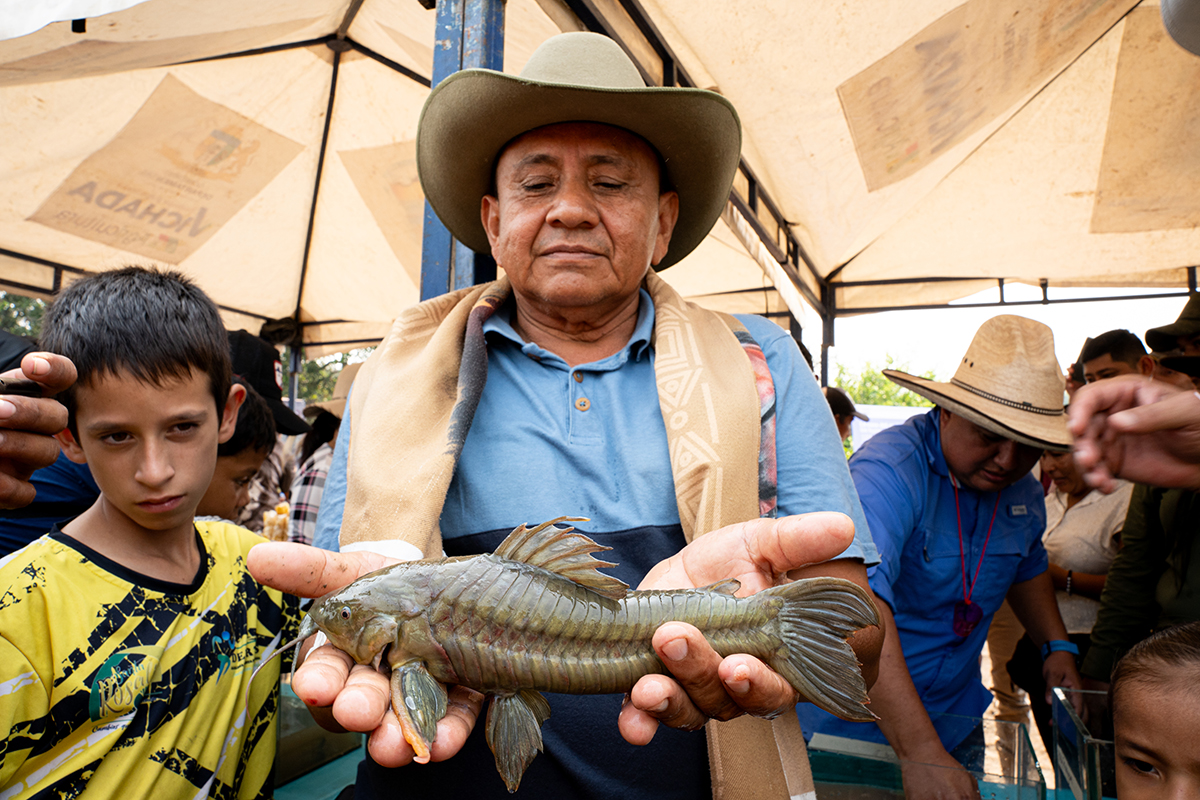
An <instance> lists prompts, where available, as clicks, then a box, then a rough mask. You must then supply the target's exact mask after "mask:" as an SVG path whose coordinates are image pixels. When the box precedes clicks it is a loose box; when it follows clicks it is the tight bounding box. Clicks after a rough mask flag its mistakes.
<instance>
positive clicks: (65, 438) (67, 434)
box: [54, 428, 87, 464]
mask: <svg viewBox="0 0 1200 800" xmlns="http://www.w3.org/2000/svg"><path fill="white" fill-rule="evenodd" d="M54 438H55V440H57V441H58V448H59V449H60V450H62V452H63V455H65V456H66V457H67V458H69V459H70V460H71V461H74V462H75V463H76V464H86V463H87V456H86V455H84V453H83V448H82V447H80V446H79V442H78V441H76V440H75V434H73V433H71V429H70V428H63V429H62V430H61V431H59V432H58V433H56V434H54Z"/></svg>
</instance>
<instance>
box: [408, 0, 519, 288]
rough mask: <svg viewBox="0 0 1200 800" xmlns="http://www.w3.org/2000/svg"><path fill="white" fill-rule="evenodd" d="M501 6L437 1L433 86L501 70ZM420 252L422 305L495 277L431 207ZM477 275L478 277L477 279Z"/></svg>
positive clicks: (495, 0)
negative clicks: (462, 73) (457, 76)
mask: <svg viewBox="0 0 1200 800" xmlns="http://www.w3.org/2000/svg"><path fill="white" fill-rule="evenodd" d="M504 1H505V0H438V4H437V27H436V28H435V33H434V44H433V85H434V86H437V85H438V84H439V83H441V82H442V80H443V79H444V78H445V77H446V76H447V75H450V74H452V73H454V72H457V71H458V70H460V69H471V68H473V67H483V68H486V69H496V70H498V69H502V68H503V67H504ZM422 238H423V241H422V247H421V299H422V300H428V299H429V298H431V297H437V296H438V295H441V294H445V293H446V292H448V291H450V288H451V286H453V288H455V289H458V288H462V287H466V286H472V285H474V284H475V283H477V282H478V280H481V279H488V278H490V277H491V276H494V274H495V267H494V266H492V267H491V270H490V271H491V273H492V275H491V276H489V275H487V274H486V273H487V272H488V265H487V263H486V262H488V261H490V259H489V258H487V257H486V256H485V257H484V258H482V259H478V260H479V261H481V262H484V263H481V264H480V267H481V268H482V269H479V270H477V269H476V261H477V254H476V253H475V252H474V251H472V250H471V249H470V248H468V247H466V246H465V245H463V244H461V243H458V242H455V241H454V239H453V237H451V235H450V232H449V231H448V230H446V227H445V226H444V225H442V222H441V220H439V219H438V218H437V214H435V213H434V212H433V209H432V208H431V207H430V205H429V202H428V201H426V202H425V227H424V235H423V237H422ZM477 273H481V274H477Z"/></svg>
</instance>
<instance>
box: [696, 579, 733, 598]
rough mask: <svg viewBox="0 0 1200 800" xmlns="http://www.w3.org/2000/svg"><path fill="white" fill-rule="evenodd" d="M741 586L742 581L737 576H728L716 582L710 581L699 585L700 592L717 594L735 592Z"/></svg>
mask: <svg viewBox="0 0 1200 800" xmlns="http://www.w3.org/2000/svg"><path fill="white" fill-rule="evenodd" d="M740 588H742V582H741V581H739V580H738V579H737V578H728V579H726V580H723V581H717V582H716V583H710V584H709V585H708V586H701V587H700V591H702V592H716V593H717V594H737V591H738V589H740Z"/></svg>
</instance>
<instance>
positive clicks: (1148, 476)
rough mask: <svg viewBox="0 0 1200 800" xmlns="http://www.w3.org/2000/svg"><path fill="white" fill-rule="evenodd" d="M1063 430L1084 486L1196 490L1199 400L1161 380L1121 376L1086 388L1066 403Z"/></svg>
mask: <svg viewBox="0 0 1200 800" xmlns="http://www.w3.org/2000/svg"><path fill="white" fill-rule="evenodd" d="M1069 413H1070V420H1069V422H1068V428H1069V430H1070V431H1071V434H1072V435H1073V436H1075V460H1076V462H1077V463H1078V464H1079V468H1080V472H1081V473H1082V474H1083V477H1084V479H1085V480H1086V481H1087V483H1088V485H1090V486H1093V487H1096V488H1099V489H1100V490H1101V491H1105V492H1110V491H1112V490H1113V488H1114V487H1115V479H1116V478H1124V479H1126V480H1130V481H1133V482H1135V483H1148V484H1151V485H1154V486H1163V487H1168V488H1183V489H1193V490H1195V489H1200V398H1198V397H1197V395H1196V394H1195V393H1194V392H1188V391H1182V390H1180V389H1177V388H1175V387H1174V386H1171V385H1169V384H1166V383H1163V382H1162V381H1152V380H1148V379H1146V378H1144V377H1139V376H1134V375H1123V376H1121V377H1118V378H1109V379H1107V380H1103V381H1098V382H1096V383H1091V384H1088V385H1087V386H1084V387H1083V388H1081V389H1080V390H1079V391H1077V392H1076V393H1075V397H1074V398H1073V399H1072V400H1071V407H1070V412H1069Z"/></svg>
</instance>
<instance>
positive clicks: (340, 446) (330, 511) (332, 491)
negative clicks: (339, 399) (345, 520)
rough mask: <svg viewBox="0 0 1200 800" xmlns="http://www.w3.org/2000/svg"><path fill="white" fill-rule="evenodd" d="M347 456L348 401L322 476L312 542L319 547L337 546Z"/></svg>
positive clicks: (344, 503) (343, 499)
mask: <svg viewBox="0 0 1200 800" xmlns="http://www.w3.org/2000/svg"><path fill="white" fill-rule="evenodd" d="M349 457H350V404H349V403H346V410H345V411H344V412H343V416H342V424H341V425H339V426H338V434H337V443H336V444H335V445H334V446H333V461H332V462H331V463H330V464H329V474H328V475H326V476H325V490H324V492H322V494H321V507H320V508H319V509H317V527H316V532H315V533H314V534H313V546H314V547H319V548H321V549H322V550H334V551H337V550H339V549H340V545H339V542H338V539H339V537H340V535H341V532H342V513H343V512H344V511H345V510H346V477H347V473H346V467H347V463H348V460H349Z"/></svg>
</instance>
